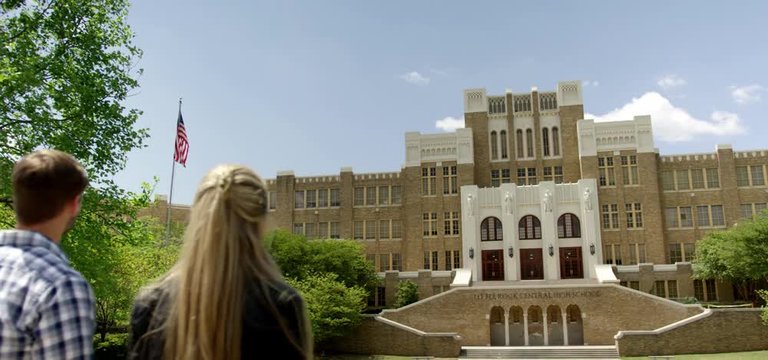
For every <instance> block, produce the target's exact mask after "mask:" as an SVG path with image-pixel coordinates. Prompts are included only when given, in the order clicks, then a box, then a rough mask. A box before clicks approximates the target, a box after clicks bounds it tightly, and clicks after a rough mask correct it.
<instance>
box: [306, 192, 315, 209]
mask: <svg viewBox="0 0 768 360" xmlns="http://www.w3.org/2000/svg"><path fill="white" fill-rule="evenodd" d="M316 207H317V192H316V191H315V190H307V209H311V208H316Z"/></svg>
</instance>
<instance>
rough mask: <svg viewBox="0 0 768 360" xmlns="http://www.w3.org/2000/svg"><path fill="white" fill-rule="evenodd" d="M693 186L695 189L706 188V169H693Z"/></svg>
mask: <svg viewBox="0 0 768 360" xmlns="http://www.w3.org/2000/svg"><path fill="white" fill-rule="evenodd" d="M691 187H692V188H693V189H704V188H705V183H704V169H691Z"/></svg>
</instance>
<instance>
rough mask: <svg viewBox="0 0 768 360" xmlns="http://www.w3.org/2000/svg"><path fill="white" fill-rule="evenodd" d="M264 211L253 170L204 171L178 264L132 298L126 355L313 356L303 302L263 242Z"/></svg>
mask: <svg viewBox="0 0 768 360" xmlns="http://www.w3.org/2000/svg"><path fill="white" fill-rule="evenodd" d="M266 213H267V191H266V188H265V186H264V183H263V182H262V181H261V179H260V178H259V177H258V176H257V175H256V174H255V173H253V171H251V170H249V169H248V168H245V167H242V166H232V165H223V166H219V167H216V168H215V169H213V170H211V171H210V172H209V173H208V175H206V176H205V178H204V179H203V181H202V183H201V184H200V186H199V188H198V190H197V194H196V195H195V200H194V203H193V205H192V209H191V212H190V219H189V224H188V225H187V229H186V232H185V234H184V247H183V250H182V252H181V256H180V258H179V261H178V262H177V263H176V265H175V266H174V267H173V268H172V269H171V270H170V271H169V272H168V273H167V274H166V275H165V276H163V277H162V278H161V279H160V280H159V281H158V282H157V283H155V284H153V285H151V286H149V287H148V288H146V289H144V290H143V291H142V292H141V294H139V296H138V298H137V299H136V302H135V304H134V308H133V313H132V315H131V340H130V342H129V343H130V347H129V349H130V358H132V359H165V360H181V359H183V360H195V359H206V360H219V359H233V360H239V359H257V358H260V357H264V355H266V354H267V353H270V354H276V355H272V357H274V358H280V359H311V358H312V336H311V332H310V331H311V330H310V327H309V321H308V317H307V315H306V309H305V306H304V302H303V300H302V298H301V296H300V295H299V294H298V293H297V292H296V290H294V289H293V288H291V287H290V286H289V285H287V284H286V283H285V282H284V281H283V279H282V277H281V276H280V271H279V269H278V267H277V266H276V265H275V263H274V261H273V260H272V258H271V257H270V255H269V254H268V253H267V251H266V250H265V249H264V246H263V244H262V243H261V239H262V238H263V232H264V227H265V215H266Z"/></svg>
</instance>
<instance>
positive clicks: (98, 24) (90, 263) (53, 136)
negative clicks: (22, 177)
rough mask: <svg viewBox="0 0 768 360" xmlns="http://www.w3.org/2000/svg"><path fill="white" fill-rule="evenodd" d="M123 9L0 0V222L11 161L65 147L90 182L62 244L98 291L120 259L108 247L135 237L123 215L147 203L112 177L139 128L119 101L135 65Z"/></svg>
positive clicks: (5, 220) (113, 3) (8, 222)
mask: <svg viewBox="0 0 768 360" xmlns="http://www.w3.org/2000/svg"><path fill="white" fill-rule="evenodd" d="M127 9H128V1H127V0H39V1H24V0H5V1H0V203H3V204H5V206H6V208H5V209H4V211H5V212H6V213H5V214H0V221H2V224H0V226H2V227H11V226H13V225H14V223H13V217H12V216H8V215H7V211H8V209H10V207H12V204H11V186H10V179H11V176H10V174H11V170H12V168H13V164H14V162H15V161H16V160H18V159H19V158H20V157H21V156H23V155H25V154H27V153H29V152H31V151H32V150H34V149H38V148H56V149H59V150H62V151H66V152H68V153H70V154H72V155H74V156H75V157H76V158H77V159H78V160H80V162H81V163H82V164H83V166H84V167H85V168H86V170H87V171H88V175H89V178H90V180H91V185H92V186H91V187H89V188H88V190H87V191H86V193H85V195H84V198H83V208H82V211H81V215H80V216H79V218H78V222H77V224H76V226H75V228H74V229H72V231H70V232H69V233H68V234H67V235H66V237H65V238H64V239H63V242H62V247H63V248H64V250H65V251H66V252H67V254H68V256H69V258H70V260H71V261H72V263H73V265H74V266H75V268H76V269H78V270H79V271H80V272H81V273H82V274H83V276H84V277H85V278H86V279H87V280H88V281H89V282H90V283H91V284H92V286H93V288H94V292H95V293H96V296H97V297H99V298H103V297H104V296H106V295H108V294H109V292H110V286H109V284H110V282H111V281H113V279H112V272H113V270H114V269H115V267H116V266H117V265H118V264H119V262H120V261H119V256H118V254H117V253H116V252H115V249H118V248H119V247H120V246H123V245H125V244H134V243H137V242H140V241H141V240H142V239H141V236H143V234H142V232H140V231H136V229H135V228H134V226H136V225H134V224H132V220H133V219H134V218H135V214H136V211H137V209H139V208H141V207H143V206H146V205H147V203H148V193H146V192H142V193H141V194H129V193H127V192H125V191H124V190H122V189H120V188H119V187H118V186H117V185H116V184H115V183H114V182H113V181H112V176H113V175H114V174H115V173H117V172H118V171H120V170H122V169H123V168H124V166H125V162H126V155H127V154H128V152H130V151H131V150H133V149H136V148H140V147H142V146H143V144H144V141H145V140H146V138H147V136H148V133H147V131H146V129H138V128H136V126H135V125H136V120H137V118H138V116H139V115H140V111H139V110H137V109H126V108H125V107H124V106H123V105H122V103H123V102H124V101H125V100H126V98H127V97H128V96H129V93H130V92H131V91H132V90H133V89H135V88H137V86H138V82H137V80H136V77H138V76H139V75H140V74H141V70H140V69H135V68H134V66H135V62H136V61H137V60H138V59H139V58H140V57H141V50H140V49H138V48H137V47H136V46H134V45H133V43H132V42H133V32H132V31H131V28H130V27H129V26H128V25H127V23H126V16H127ZM134 195H137V196H134Z"/></svg>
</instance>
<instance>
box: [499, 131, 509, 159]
mask: <svg viewBox="0 0 768 360" xmlns="http://www.w3.org/2000/svg"><path fill="white" fill-rule="evenodd" d="M499 135H501V136H499V137H500V140H501V158H502V159H506V158H507V130H501V132H500V133H499Z"/></svg>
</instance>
